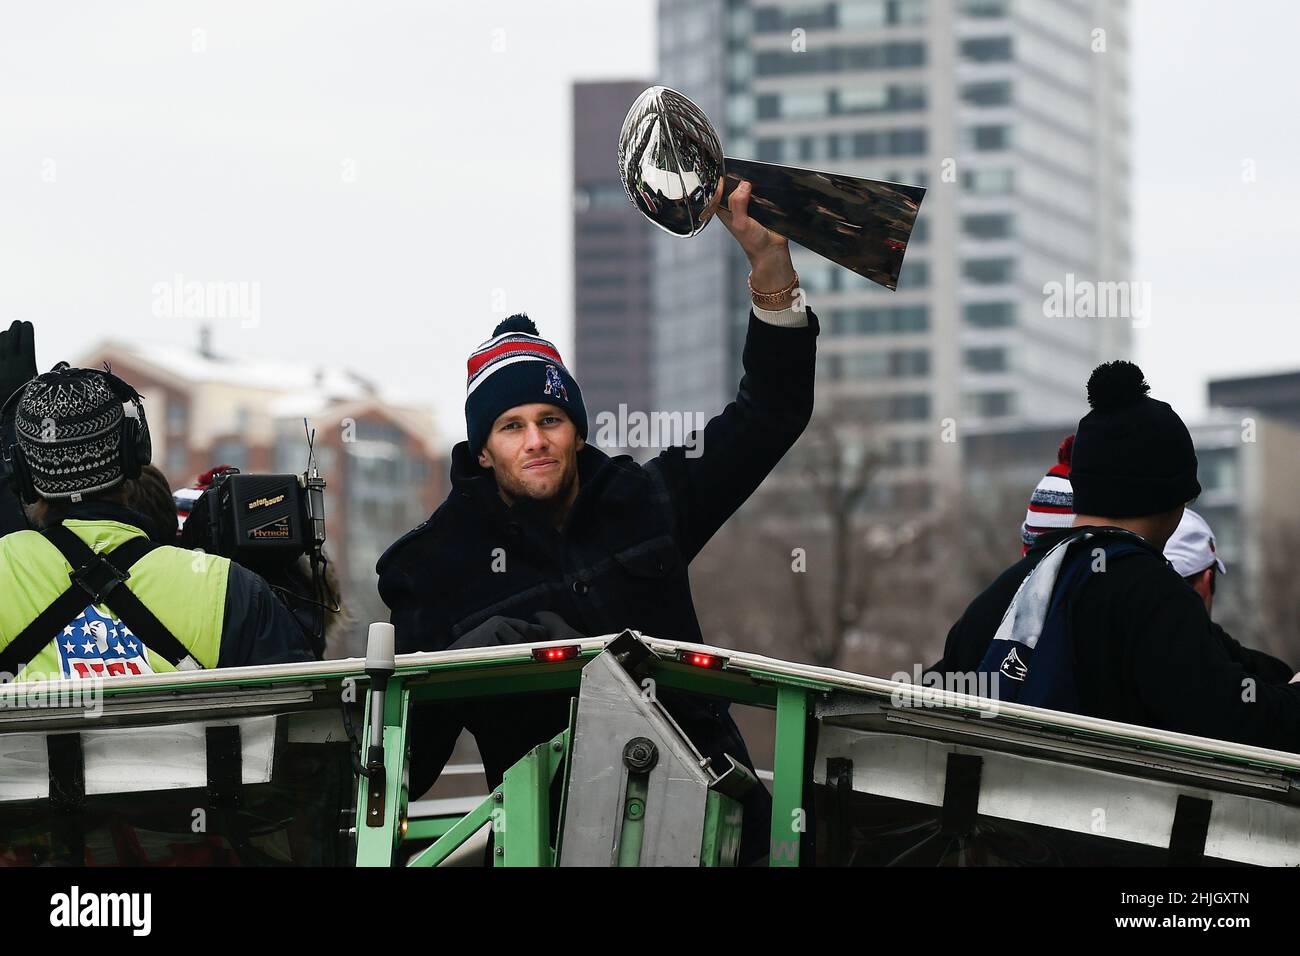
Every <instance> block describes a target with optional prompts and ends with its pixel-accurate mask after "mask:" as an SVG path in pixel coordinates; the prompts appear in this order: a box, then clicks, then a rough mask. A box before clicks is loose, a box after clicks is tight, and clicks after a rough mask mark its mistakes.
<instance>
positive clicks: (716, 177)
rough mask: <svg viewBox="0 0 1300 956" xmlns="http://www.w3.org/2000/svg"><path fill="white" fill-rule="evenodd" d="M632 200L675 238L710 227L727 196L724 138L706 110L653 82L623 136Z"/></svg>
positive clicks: (621, 158) (623, 166)
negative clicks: (723, 152)
mask: <svg viewBox="0 0 1300 956" xmlns="http://www.w3.org/2000/svg"><path fill="white" fill-rule="evenodd" d="M618 166H619V173H620V176H621V178H622V180H623V188H624V189H626V190H627V198H628V199H630V200H632V205H634V206H636V208H637V209H639V210H641V212H642V213H644V214H645V216H646V218H647V219H649V220H650V221H651V222H653V223H654V224H655V225H656V226H658V227H659V228H661V229H663V230H664V231H666V232H671V233H672V234H673V235H674V236H693V235H695V234H696V233H698V232H699V231H700V230H701V229H703V228H704V227H705V226H707V225H708V223H709V220H710V219H711V218H712V217H713V213H714V210H716V209H717V208H718V200H719V199H720V198H721V196H722V175H723V170H724V168H725V163H724V161H723V158H722V140H720V139H718V134H717V132H716V131H714V129H713V124H712V123H710V122H709V118H708V117H707V116H705V115H704V113H703V112H701V110H700V108H699V107H698V106H696V105H695V104H694V103H692V102H691V101H690V100H688V99H687V98H686V97H684V96H682V94H680V93H678V92H677V91H676V90H670V89H668V88H667V87H663V86H652V87H651V88H650V89H648V90H646V91H645V92H644V93H642V94H641V95H640V96H638V97H637V98H636V102H635V103H633V104H632V108H631V109H630V110H629V111H628V114H627V119H625V120H623V131H622V133H620V134H619V138H618Z"/></svg>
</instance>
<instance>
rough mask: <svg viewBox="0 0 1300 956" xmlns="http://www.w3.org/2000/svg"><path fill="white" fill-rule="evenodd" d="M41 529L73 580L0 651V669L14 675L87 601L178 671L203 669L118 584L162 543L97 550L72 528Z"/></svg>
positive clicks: (138, 541)
mask: <svg viewBox="0 0 1300 956" xmlns="http://www.w3.org/2000/svg"><path fill="white" fill-rule="evenodd" d="M41 534H42V535H43V536H44V537H45V539H46V540H47V541H49V542H50V544H52V545H54V547H56V548H57V549H58V550H59V553H60V554H62V555H63V557H64V560H66V561H67V562H68V564H70V565H72V571H71V573H70V574H69V575H68V577H69V578H70V579H71V582H72V583H71V585H70V586H69V587H68V590H66V591H64V592H63V593H62V594H61V595H59V596H58V597H57V598H56V599H55V600H54V603H53V604H51V605H50V606H49V607H48V608H46V609H45V610H44V611H42V612H41V613H40V614H38V615H37V616H36V620H34V621H32V623H31V624H29V625H27V627H25V628H24V629H23V632H22V633H21V634H19V635H18V636H17V637H16V638H14V639H13V641H11V642H10V643H9V645H8V646H7V647H5V648H4V650H3V651H0V673H8V674H14V675H16V674H17V673H18V672H19V671H21V670H22V669H23V668H24V667H26V666H27V665H28V663H30V662H31V660H32V658H34V657H35V656H36V655H37V654H39V653H40V652H41V649H42V648H44V647H45V645H46V644H48V643H50V641H52V640H54V635H56V634H57V632H58V631H59V629H60V628H62V627H65V626H66V625H67V624H68V622H69V621H72V620H74V619H75V618H76V616H77V615H78V614H80V613H81V612H82V611H83V610H85V608H86V605H87V603H89V604H103V605H106V606H107V607H108V609H109V610H111V611H112V612H113V613H114V614H116V615H117V617H118V619H119V620H121V621H122V623H124V624H125V625H126V626H127V627H129V628H130V629H131V632H132V633H133V634H134V635H135V636H136V637H138V638H139V639H140V640H141V642H143V644H144V646H145V647H146V648H147V649H148V650H151V651H153V652H154V653H155V654H157V655H158V656H160V657H162V658H163V659H165V660H166V661H167V662H168V663H169V664H171V665H172V667H175V668H176V669H177V670H196V669H201V668H202V665H201V664H200V663H199V662H198V661H196V660H195V659H194V657H193V655H192V654H191V653H190V651H189V649H188V648H186V647H185V645H184V644H182V643H181V642H180V641H178V640H177V639H176V637H175V636H174V635H173V634H172V632H171V631H169V630H168V629H167V627H166V626H165V625H164V624H163V623H162V621H160V620H158V617H157V615H155V614H154V613H153V611H151V610H149V608H147V607H146V606H145V605H144V602H142V601H141V600H140V599H139V598H138V597H136V595H135V593H134V592H132V591H131V589H130V588H125V587H120V586H119V585H121V584H122V583H123V582H124V581H126V580H127V579H128V578H130V577H131V572H130V568H132V567H134V566H135V565H136V563H137V562H139V561H140V559H141V558H143V557H144V556H145V555H146V554H149V553H150V552H151V551H153V550H154V549H156V548H158V547H161V546H160V545H158V544H156V543H154V542H152V541H150V540H149V539H148V538H146V537H143V536H139V537H133V538H131V539H129V540H127V541H124V542H123V543H122V544H120V545H118V546H117V547H116V548H113V549H112V550H111V551H107V552H104V553H103V554H96V553H95V552H94V551H93V550H91V548H90V546H89V545H87V544H86V543H85V542H84V541H82V540H81V539H80V538H79V537H77V535H76V534H74V533H73V532H72V531H71V530H70V529H68V528H66V527H64V526H63V525H61V524H57V525H53V526H52V527H49V528H46V529H45V530H44V531H42V532H41Z"/></svg>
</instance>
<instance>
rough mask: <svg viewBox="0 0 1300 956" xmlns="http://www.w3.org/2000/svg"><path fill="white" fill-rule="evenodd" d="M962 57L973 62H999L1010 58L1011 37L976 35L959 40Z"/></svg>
mask: <svg viewBox="0 0 1300 956" xmlns="http://www.w3.org/2000/svg"><path fill="white" fill-rule="evenodd" d="M960 49H961V55H962V58H963V59H966V60H971V61H973V62H975V63H999V62H1002V61H1005V60H1010V59H1011V37H976V38H974V39H970V40H962V41H961V47H960Z"/></svg>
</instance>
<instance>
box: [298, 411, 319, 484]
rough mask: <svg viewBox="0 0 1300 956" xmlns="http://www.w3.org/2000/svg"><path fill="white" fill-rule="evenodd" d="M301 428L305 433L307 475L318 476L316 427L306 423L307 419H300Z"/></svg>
mask: <svg viewBox="0 0 1300 956" xmlns="http://www.w3.org/2000/svg"><path fill="white" fill-rule="evenodd" d="M302 430H303V431H304V432H305V433H306V435H307V477H309V478H319V477H320V472H319V471H318V470H317V468H316V429H314V428H312V427H310V426H309V425H308V424H307V419H306V418H303V420H302Z"/></svg>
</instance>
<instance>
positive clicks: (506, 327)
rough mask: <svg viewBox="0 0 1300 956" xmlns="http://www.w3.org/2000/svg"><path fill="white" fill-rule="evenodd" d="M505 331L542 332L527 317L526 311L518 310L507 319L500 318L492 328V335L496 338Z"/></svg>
mask: <svg viewBox="0 0 1300 956" xmlns="http://www.w3.org/2000/svg"><path fill="white" fill-rule="evenodd" d="M506 332H522V333H523V334H524V335H541V334H542V333H540V332H538V331H537V325H536V324H535V323H534V322H533V320H532V319H530V318H529V317H528V314H527V313H526V312H519V313H517V314H515V315H512V316H510V318H508V319H502V320H501V322H499V323H498V324H497V327H496V328H495V329H493V330H492V337H493V338H496V337H497V336H498V335H504V334H505V333H506Z"/></svg>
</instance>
